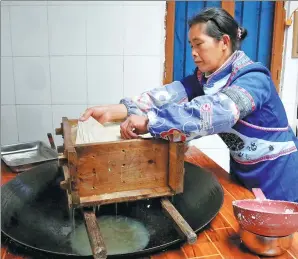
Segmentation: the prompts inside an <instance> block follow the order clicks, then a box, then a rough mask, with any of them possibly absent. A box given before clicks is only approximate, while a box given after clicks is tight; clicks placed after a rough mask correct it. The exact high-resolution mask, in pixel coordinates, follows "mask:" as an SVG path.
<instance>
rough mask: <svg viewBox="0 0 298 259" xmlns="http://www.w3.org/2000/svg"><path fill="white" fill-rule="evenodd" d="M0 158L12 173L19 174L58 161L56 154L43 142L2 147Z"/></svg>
mask: <svg viewBox="0 0 298 259" xmlns="http://www.w3.org/2000/svg"><path fill="white" fill-rule="evenodd" d="M1 158H2V160H3V161H4V163H5V164H6V165H7V166H9V167H10V169H11V170H12V171H14V172H21V171H25V170H28V169H30V168H32V167H34V166H37V165H39V164H40V163H43V162H46V161H52V160H55V159H57V160H58V153H57V152H56V150H54V149H52V148H50V147H49V146H47V145H46V144H45V143H44V142H42V141H34V142H29V143H19V144H13V145H6V146H2V147H1Z"/></svg>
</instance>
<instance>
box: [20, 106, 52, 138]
mask: <svg viewBox="0 0 298 259" xmlns="http://www.w3.org/2000/svg"><path fill="white" fill-rule="evenodd" d="M16 109H17V119H18V133H19V141H20V142H27V141H34V140H41V141H45V142H46V143H47V142H48V140H47V133H48V132H53V119H52V106H51V105H17V106H16Z"/></svg>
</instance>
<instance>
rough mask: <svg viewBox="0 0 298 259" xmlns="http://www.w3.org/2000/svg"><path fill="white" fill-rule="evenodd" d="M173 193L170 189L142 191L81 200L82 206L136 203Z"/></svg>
mask: <svg viewBox="0 0 298 259" xmlns="http://www.w3.org/2000/svg"><path fill="white" fill-rule="evenodd" d="M172 195H173V192H172V191H171V189H170V188H169V187H162V188H152V189H140V190H134V191H123V192H113V193H105V194H100V195H92V196H87V197H81V198H80V206H93V205H101V204H110V203H117V202H123V201H136V200H141V199H149V198H156V197H164V196H172Z"/></svg>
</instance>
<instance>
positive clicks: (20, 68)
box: [13, 57, 51, 104]
mask: <svg viewBox="0 0 298 259" xmlns="http://www.w3.org/2000/svg"><path fill="white" fill-rule="evenodd" d="M13 64H14V80H15V92H16V104H51V86H50V71H49V57H15V58H13Z"/></svg>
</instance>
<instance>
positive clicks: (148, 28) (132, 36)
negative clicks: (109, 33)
mask: <svg viewBox="0 0 298 259" xmlns="http://www.w3.org/2000/svg"><path fill="white" fill-rule="evenodd" d="M162 12H163V10H162V9H159V10H157V7H156V6H154V5H153V6H130V5H129V6H125V7H124V14H125V15H124V54H125V55H156V56H158V57H160V44H164V42H163V39H162V37H161V35H162V30H163V27H162V26H161V24H163V23H164V17H163V15H162ZM144 14H146V15H148V16H149V17H151V19H143V17H144ZM152 21H155V22H154V23H153V22H152ZM136 23H138V25H139V26H137V27H136V26H134V25H135V24H136ZM152 41H154V42H156V43H159V44H154V45H152V44H151V43H152Z"/></svg>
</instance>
